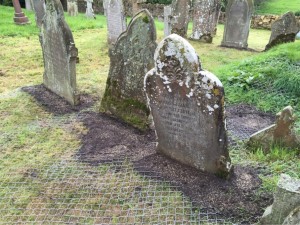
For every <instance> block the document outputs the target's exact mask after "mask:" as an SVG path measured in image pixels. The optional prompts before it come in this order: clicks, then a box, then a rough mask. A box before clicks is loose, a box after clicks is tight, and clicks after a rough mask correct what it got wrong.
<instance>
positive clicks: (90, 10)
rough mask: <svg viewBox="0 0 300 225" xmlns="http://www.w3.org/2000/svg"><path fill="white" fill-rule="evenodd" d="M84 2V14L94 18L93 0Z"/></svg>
mask: <svg viewBox="0 0 300 225" xmlns="http://www.w3.org/2000/svg"><path fill="white" fill-rule="evenodd" d="M84 1H85V2H86V11H85V16H86V17H87V18H89V19H94V18H95V14H94V9H93V0H84Z"/></svg>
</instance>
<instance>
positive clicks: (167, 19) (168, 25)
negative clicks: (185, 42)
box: [164, 5, 172, 37]
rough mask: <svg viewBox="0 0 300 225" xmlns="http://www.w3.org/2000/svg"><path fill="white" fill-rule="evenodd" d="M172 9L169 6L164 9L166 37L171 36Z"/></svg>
mask: <svg viewBox="0 0 300 225" xmlns="http://www.w3.org/2000/svg"><path fill="white" fill-rule="evenodd" d="M171 20H172V7H171V6H170V5H167V6H165V7H164V34H165V37H167V36H169V35H170V34H171V26H172V25H171Z"/></svg>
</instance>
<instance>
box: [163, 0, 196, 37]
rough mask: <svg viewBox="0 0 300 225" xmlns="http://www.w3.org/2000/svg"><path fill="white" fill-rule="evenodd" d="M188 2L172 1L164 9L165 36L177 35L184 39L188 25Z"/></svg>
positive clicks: (184, 0)
mask: <svg viewBox="0 0 300 225" xmlns="http://www.w3.org/2000/svg"><path fill="white" fill-rule="evenodd" d="M189 3H190V1H189V0H174V1H172V4H171V6H166V7H165V8H164V21H165V36H168V35H170V34H178V35H180V36H181V37H186V35H187V29H188V24H189V10H190V4H189Z"/></svg>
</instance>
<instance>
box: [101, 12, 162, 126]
mask: <svg viewBox="0 0 300 225" xmlns="http://www.w3.org/2000/svg"><path fill="white" fill-rule="evenodd" d="M156 46H157V44H156V29H155V25H154V21H153V18H152V16H151V15H150V13H149V12H148V11H147V10H143V11H141V12H139V13H138V14H137V15H136V16H135V17H134V18H133V19H132V20H131V22H130V23H129V26H128V29H127V30H126V32H124V33H122V34H121V36H120V37H119V39H118V40H117V42H116V44H115V46H114V47H113V48H112V50H111V53H110V69H109V75H108V78H107V85H106V89H105V94H104V97H103V99H102V102H101V110H102V111H105V112H107V113H111V114H113V115H114V116H116V117H119V118H121V119H122V120H124V121H126V122H128V123H130V124H132V125H134V126H136V127H138V128H141V129H146V128H147V127H148V125H149V121H148V116H149V109H148V108H147V101H146V96H145V93H144V90H143V88H144V76H145V74H146V72H147V71H149V70H150V69H151V68H152V67H153V66H154V59H153V57H154V51H155V49H156Z"/></svg>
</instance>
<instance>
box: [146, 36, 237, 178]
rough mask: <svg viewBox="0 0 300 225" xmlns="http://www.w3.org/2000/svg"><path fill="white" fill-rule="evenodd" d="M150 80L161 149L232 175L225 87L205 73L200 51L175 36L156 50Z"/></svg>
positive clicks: (148, 85)
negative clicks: (226, 125)
mask: <svg viewBox="0 0 300 225" xmlns="http://www.w3.org/2000/svg"><path fill="white" fill-rule="evenodd" d="M154 60H155V68H153V69H152V70H151V71H149V72H148V73H147V75H146V77H145V88H146V94H147V97H148V99H149V105H150V109H151V113H152V116H153V120H154V126H155V130H156V134H157V141H158V145H157V151H158V152H160V153H163V154H165V155H167V156H169V157H171V158H173V159H175V160H177V161H179V162H181V163H184V164H187V165H189V166H192V167H195V168H197V169H199V170H202V171H208V172H212V173H216V174H219V175H222V176H225V177H227V175H228V173H229V172H230V170H231V164H230V158H229V153H228V149H227V135H226V130H225V118H224V89H223V86H222V83H221V82H220V81H219V79H218V78H217V77H215V76H214V75H213V74H211V73H210V72H208V71H204V70H202V69H201V65H200V62H199V58H198V55H197V53H196V51H195V49H194V48H193V47H192V46H191V45H190V44H189V43H188V42H187V41H186V40H185V39H184V38H182V37H180V36H178V35H176V34H171V35H170V36H168V37H166V38H165V39H164V40H162V41H161V43H160V44H159V45H158V47H157V49H156V51H155V57H154Z"/></svg>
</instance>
